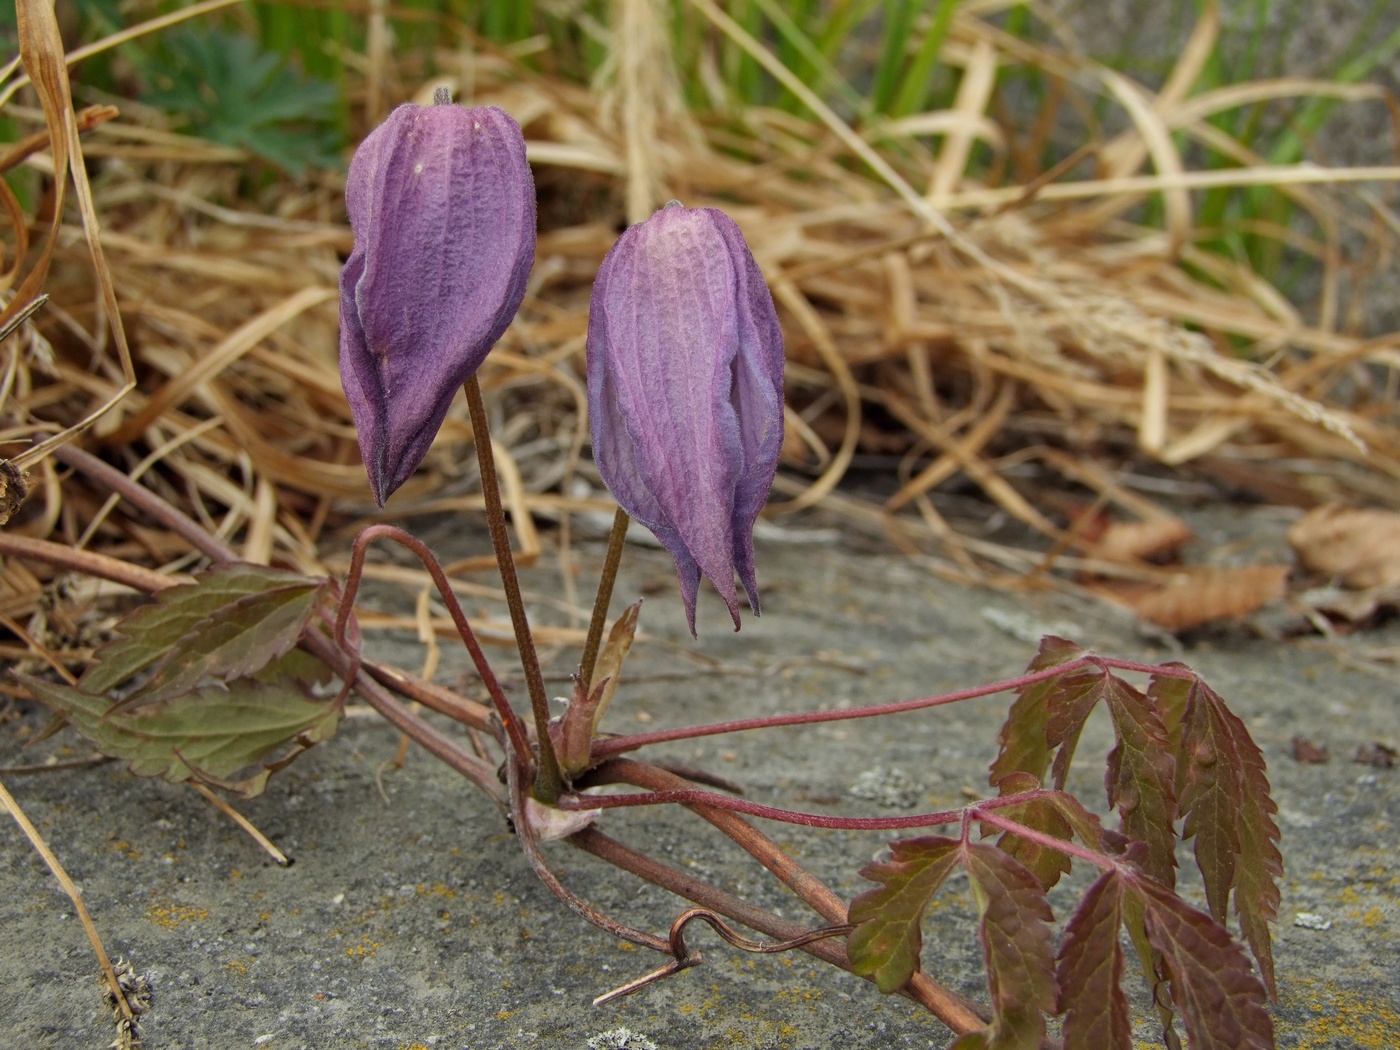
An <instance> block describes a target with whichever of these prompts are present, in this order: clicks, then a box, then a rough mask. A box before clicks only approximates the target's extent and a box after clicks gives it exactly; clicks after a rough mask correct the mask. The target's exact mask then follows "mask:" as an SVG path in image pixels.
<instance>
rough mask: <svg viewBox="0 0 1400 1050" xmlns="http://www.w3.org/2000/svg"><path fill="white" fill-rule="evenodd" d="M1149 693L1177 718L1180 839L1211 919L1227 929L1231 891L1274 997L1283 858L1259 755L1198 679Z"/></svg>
mask: <svg viewBox="0 0 1400 1050" xmlns="http://www.w3.org/2000/svg"><path fill="white" fill-rule="evenodd" d="M1171 666H1178V667H1179V666H1181V665H1179V664H1178V665H1171ZM1148 693H1149V695H1153V696H1154V697H1159V698H1161V699H1160V700H1159V702H1165V703H1166V704H1168V705H1171V706H1173V707H1177V706H1179V707H1180V708H1181V711H1182V715H1181V726H1182V729H1181V733H1180V735H1179V738H1178V742H1177V756H1178V757H1177V784H1178V791H1179V792H1180V799H1181V801H1180V806H1181V812H1182V813H1183V814H1184V815H1185V818H1186V820H1185V824H1184V826H1183V830H1182V834H1183V837H1186V838H1194V840H1195V842H1194V848H1195V855H1196V864H1197V866H1198V867H1199V868H1200V870H1201V876H1202V879H1203V881H1204V883H1205V890H1206V901H1207V903H1208V906H1209V908H1210V913H1211V916H1212V918H1214V919H1215V921H1216V922H1219V923H1222V924H1223V923H1224V922H1225V916H1226V909H1227V905H1228V902H1229V896H1230V893H1231V890H1232V889H1233V891H1234V896H1235V912H1236V914H1237V915H1238V916H1239V919H1240V930H1241V932H1242V933H1243V934H1244V936H1245V940H1246V941H1247V942H1248V943H1249V947H1250V950H1251V951H1252V952H1253V953H1254V958H1255V960H1256V961H1257V962H1258V963H1259V971H1260V973H1261V974H1262V975H1263V978H1264V984H1265V986H1266V987H1267V988H1268V989H1269V992H1270V994H1274V966H1273V948H1272V938H1271V936H1270V933H1269V923H1271V922H1272V921H1273V920H1274V919H1275V918H1276V917H1277V916H1278V905H1279V888H1278V878H1279V877H1280V876H1281V875H1282V874H1283V858H1282V856H1281V854H1280V853H1279V849H1278V841H1279V829H1278V824H1277V823H1275V821H1274V818H1273V815H1274V814H1275V813H1276V812H1278V807H1277V806H1276V805H1275V804H1274V801H1273V799H1272V797H1271V796H1270V793H1269V779H1268V772H1267V769H1266V767H1265V764H1264V755H1263V752H1261V751H1260V750H1259V747H1258V745H1257V744H1255V743H1254V740H1253V738H1252V737H1251V736H1250V735H1249V730H1248V729H1247V728H1245V725H1244V723H1243V722H1242V721H1240V719H1239V718H1238V717H1237V716H1236V715H1235V714H1234V712H1232V711H1231V710H1230V709H1229V708H1228V707H1227V706H1226V704H1225V701H1224V700H1222V699H1221V697H1220V695H1219V694H1218V693H1216V692H1215V691H1214V690H1213V689H1211V688H1210V686H1208V685H1207V684H1206V683H1205V682H1203V681H1202V680H1201V679H1200V678H1198V677H1195V676H1192V677H1191V678H1172V677H1168V676H1166V675H1160V676H1156V677H1154V678H1153V680H1152V683H1151V685H1150V686H1149V687H1148Z"/></svg>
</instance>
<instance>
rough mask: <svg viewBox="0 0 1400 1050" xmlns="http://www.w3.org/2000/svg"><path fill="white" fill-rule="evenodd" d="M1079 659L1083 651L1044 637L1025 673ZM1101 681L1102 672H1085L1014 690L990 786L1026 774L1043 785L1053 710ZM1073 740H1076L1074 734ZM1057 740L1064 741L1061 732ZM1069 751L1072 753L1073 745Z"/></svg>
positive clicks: (1087, 670)
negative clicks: (1096, 681) (1007, 776)
mask: <svg viewBox="0 0 1400 1050" xmlns="http://www.w3.org/2000/svg"><path fill="white" fill-rule="evenodd" d="M1083 655H1084V650H1083V649H1081V648H1080V647H1079V646H1077V645H1075V644H1074V643H1073V642H1070V641H1066V640H1065V639H1064V638H1056V637H1054V636H1053V635H1047V636H1046V637H1044V638H1042V639H1041V641H1040V651H1039V652H1037V653H1036V656H1035V659H1034V660H1032V661H1031V663H1030V666H1029V667H1027V668H1026V670H1027V671H1028V672H1035V671H1043V670H1046V669H1047V668H1050V667H1055V666H1058V665H1059V664H1065V663H1069V662H1071V661H1073V660H1077V659H1079V657H1081V656H1083ZM1101 677H1102V672H1100V671H1098V670H1096V669H1094V668H1088V669H1085V670H1081V671H1071V672H1069V673H1068V674H1066V675H1063V676H1057V677H1055V678H1049V679H1046V680H1045V681H1043V682H1037V683H1035V684H1034V685H1029V686H1026V687H1025V688H1023V689H1018V690H1017V692H1016V699H1015V701H1014V702H1013V703H1012V705H1011V710H1010V711H1008V712H1007V715H1006V722H1005V723H1004V724H1003V725H1002V727H1001V732H1000V734H999V735H998V737H997V740H998V742H999V743H1000V744H1001V750H1000V752H999V753H998V755H997V757H996V761H994V762H993V763H992V769H991V778H990V782H991V784H992V785H993V786H995V785H996V784H997V783H998V782H999V781H1000V780H1001V778H1002V777H1004V776H1006V775H1007V774H1008V773H1018V772H1022V773H1029V774H1030V775H1031V776H1033V777H1035V778H1036V780H1038V781H1043V780H1044V779H1045V773H1046V771H1047V770H1048V769H1049V767H1050V753H1051V751H1052V750H1053V748H1052V745H1051V744H1050V739H1049V731H1048V727H1049V724H1050V719H1051V716H1052V713H1053V711H1054V708H1055V707H1056V706H1057V705H1058V704H1060V703H1062V702H1064V699H1065V698H1066V697H1069V698H1071V702H1072V698H1073V697H1075V696H1077V695H1079V694H1080V693H1081V692H1082V691H1083V690H1084V689H1085V688H1086V687H1091V686H1092V683H1093V681H1094V680H1095V679H1097V678H1101ZM1075 737H1076V739H1077V737H1078V733H1077V732H1076V733H1075ZM1060 739H1061V740H1063V739H1064V733H1063V732H1062V733H1061V735H1060ZM1070 749H1071V751H1072V750H1073V744H1071V745H1070Z"/></svg>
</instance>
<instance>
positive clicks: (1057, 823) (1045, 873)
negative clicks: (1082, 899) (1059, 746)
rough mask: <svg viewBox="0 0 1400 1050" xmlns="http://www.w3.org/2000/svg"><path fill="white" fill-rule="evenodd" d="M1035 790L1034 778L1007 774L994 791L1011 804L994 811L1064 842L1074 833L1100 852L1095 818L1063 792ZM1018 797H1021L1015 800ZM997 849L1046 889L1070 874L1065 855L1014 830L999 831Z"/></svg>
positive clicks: (1098, 833) (1101, 836) (998, 807)
mask: <svg viewBox="0 0 1400 1050" xmlns="http://www.w3.org/2000/svg"><path fill="white" fill-rule="evenodd" d="M1039 788H1040V785H1039V784H1038V783H1037V782H1036V779H1035V777H1033V776H1031V775H1030V774H1029V773H1011V774H1009V775H1007V776H1004V777H1002V778H1001V780H1000V782H998V784H997V790H998V791H999V792H1000V794H1001V797H1002V798H1006V799H1012V800H1013V801H1009V802H1008V803H1006V804H1005V805H999V806H997V812H998V813H999V814H1001V815H1002V816H1005V817H1010V818H1011V819H1013V820H1015V821H1017V822H1018V823H1021V824H1024V825H1025V826H1026V827H1028V828H1031V829H1032V830H1035V831H1040V832H1044V833H1045V834H1047V835H1054V836H1055V837H1056V838H1058V839H1064V840H1065V841H1069V840H1070V839H1071V838H1072V837H1073V836H1074V835H1076V834H1077V835H1078V836H1079V839H1080V841H1081V842H1083V843H1084V845H1086V846H1088V847H1089V848H1090V849H1093V850H1100V851H1102V849H1103V828H1102V827H1101V826H1100V825H1099V818H1098V817H1096V816H1094V815H1093V814H1092V813H1090V812H1089V811H1088V810H1087V809H1085V808H1084V806H1083V805H1081V804H1080V802H1079V800H1078V799H1076V798H1075V797H1074V796H1072V795H1068V794H1066V793H1065V792H1063V791H1043V790H1039ZM1018 795H1024V796H1025V797H1024V798H1021V799H1017V798H1016V796H1018ZM997 848H998V849H1000V850H1001V851H1002V852H1004V853H1007V854H1009V855H1010V856H1012V857H1015V858H1016V860H1018V861H1019V862H1020V863H1021V864H1023V865H1025V867H1026V868H1028V869H1029V870H1030V872H1031V873H1032V874H1033V875H1035V877H1036V878H1037V879H1039V880H1040V884H1041V886H1043V887H1044V888H1045V889H1046V890H1049V889H1051V888H1052V887H1054V886H1055V884H1056V883H1058V882H1059V881H1060V876H1061V875H1065V874H1068V873H1069V871H1070V859H1069V855H1068V854H1066V853H1062V852H1060V851H1059V850H1055V849H1051V848H1049V847H1047V846H1042V845H1041V844H1040V843H1038V842H1032V841H1031V840H1030V839H1027V838H1024V837H1022V836H1020V835H1017V834H1016V833H1015V832H1014V831H1006V832H1003V833H1002V836H1001V838H1000V839H998V840H997Z"/></svg>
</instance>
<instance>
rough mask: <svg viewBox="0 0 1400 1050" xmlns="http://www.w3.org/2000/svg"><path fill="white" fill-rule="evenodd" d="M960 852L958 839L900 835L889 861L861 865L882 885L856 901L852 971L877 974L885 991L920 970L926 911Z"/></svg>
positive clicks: (867, 875)
mask: <svg viewBox="0 0 1400 1050" xmlns="http://www.w3.org/2000/svg"><path fill="white" fill-rule="evenodd" d="M958 851H959V843H958V840H957V839H950V838H944V837H942V836H939V835H926V836H920V837H918V838H910V839H896V840H895V841H894V842H891V843H890V859H889V860H887V861H876V862H874V863H872V864H867V865H866V866H865V867H863V868H861V869H860V874H861V877H862V878H865V879H869V880H871V881H872V882H879V883H881V885H880V887H879V888H878V889H873V890H866V892H864V893H862V894H861V895H860V896H858V897H857V898H856V899H855V900H853V901H852V902H851V908H850V918H849V920H848V921H850V922H851V923H852V924H853V925H854V926H855V929H854V930H852V931H851V935H850V938H849V940H848V941H847V942H846V951H847V954H848V955H849V956H850V958H851V969H852V971H853V972H855V973H857V974H859V975H860V976H862V977H871V978H873V979H874V981H875V984H876V986H877V987H878V988H879V989H880V991H882V992H884V993H885V994H887V995H888V994H889V993H891V992H896V991H898V990H899V989H900V988H902V987H904V984H905V983H906V982H907V981H908V980H909V978H910V977H911V976H912V975H913V973H914V971H915V970H916V969H918V966H919V952H920V950H921V949H922V947H923V933H922V931H921V929H920V926H921V924H922V922H923V918H924V911H925V909H927V908H928V904H929V901H930V900H932V899H933V895H934V894H935V893H937V892H938V887H939V886H941V885H943V881H944V880H945V879H946V878H947V877H948V873H949V872H951V871H952V870H953V868H954V867H955V866H956V865H957V863H958V857H959V852H958Z"/></svg>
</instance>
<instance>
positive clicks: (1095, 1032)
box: [1055, 871, 1133, 1050]
mask: <svg viewBox="0 0 1400 1050" xmlns="http://www.w3.org/2000/svg"><path fill="white" fill-rule="evenodd" d="M1122 896H1123V887H1122V880H1121V877H1120V876H1119V874H1118V873H1117V872H1116V871H1109V872H1105V873H1104V874H1103V875H1101V876H1100V877H1099V879H1098V880H1097V881H1096V882H1095V883H1094V884H1093V885H1092V886H1090V887H1089V890H1088V892H1087V893H1085V894H1084V899H1083V900H1082V901H1080V902H1079V907H1078V908H1076V909H1075V912H1074V915H1073V916H1072V917H1071V918H1070V920H1069V925H1068V926H1066V927H1065V939H1064V943H1063V944H1061V945H1060V956H1059V964H1058V966H1057V967H1056V971H1055V976H1056V978H1057V980H1058V982H1059V987H1060V991H1059V998H1058V1000H1057V1001H1056V1012H1057V1013H1061V1014H1064V1024H1063V1026H1062V1028H1061V1031H1060V1035H1061V1038H1062V1039H1063V1041H1064V1050H1132V1046H1133V1026H1132V1019H1131V1017H1130V1014H1129V1010H1128V997H1127V996H1126V995H1125V994H1124V993H1123V944H1122V941H1120V940H1119V936H1118V931H1119V927H1120V926H1121V925H1122V921H1123V912H1122Z"/></svg>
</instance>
